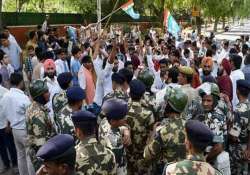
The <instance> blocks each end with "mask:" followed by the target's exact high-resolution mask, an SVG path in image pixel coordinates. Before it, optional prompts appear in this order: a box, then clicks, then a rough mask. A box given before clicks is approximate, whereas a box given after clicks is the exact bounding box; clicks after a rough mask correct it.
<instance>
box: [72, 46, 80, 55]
mask: <svg viewBox="0 0 250 175" xmlns="http://www.w3.org/2000/svg"><path fill="white" fill-rule="evenodd" d="M78 52H81V49H80V48H79V47H77V46H75V47H73V48H72V50H71V53H72V55H73V56H75V55H76V54H77V53H78Z"/></svg>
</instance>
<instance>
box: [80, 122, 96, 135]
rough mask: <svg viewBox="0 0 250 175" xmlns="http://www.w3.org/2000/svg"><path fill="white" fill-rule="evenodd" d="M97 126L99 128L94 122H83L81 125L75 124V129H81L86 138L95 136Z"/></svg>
mask: <svg viewBox="0 0 250 175" xmlns="http://www.w3.org/2000/svg"><path fill="white" fill-rule="evenodd" d="M96 126H97V123H96V122H93V121H92V122H81V123H77V124H75V127H76V128H79V129H80V130H81V131H82V132H83V133H84V135H86V136H91V135H94V134H95V133H96Z"/></svg>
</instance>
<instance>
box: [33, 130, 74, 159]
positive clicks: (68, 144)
mask: <svg viewBox="0 0 250 175" xmlns="http://www.w3.org/2000/svg"><path fill="white" fill-rule="evenodd" d="M74 146H75V142H74V138H73V137H72V136H71V135H68V134H59V135H56V136H54V137H52V138H51V139H49V140H48V141H47V143H46V144H44V145H43V146H42V147H41V148H40V149H39V150H38V152H37V154H36V156H37V157H38V158H40V159H42V160H43V161H52V160H57V159H59V158H61V157H65V156H67V155H68V154H72V152H74V151H75V148H74Z"/></svg>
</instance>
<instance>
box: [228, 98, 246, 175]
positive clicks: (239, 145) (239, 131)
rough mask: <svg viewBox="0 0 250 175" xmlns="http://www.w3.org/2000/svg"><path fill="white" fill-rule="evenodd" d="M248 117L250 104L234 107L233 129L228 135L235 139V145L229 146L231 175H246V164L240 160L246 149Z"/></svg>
mask: <svg viewBox="0 0 250 175" xmlns="http://www.w3.org/2000/svg"><path fill="white" fill-rule="evenodd" d="M249 117H250V103H249V101H248V100H246V101H245V102H243V103H239V104H238V105H237V106H236V109H235V115H234V123H233V127H232V128H231V129H230V130H229V134H230V135H232V136H234V137H236V138H237V142H236V143H230V144H229V153H230V162H231V173H232V175H245V174H248V162H246V161H244V160H242V152H243V151H244V150H245V149H246V148H247V143H248V137H249V135H248V133H249V132H250V123H249Z"/></svg>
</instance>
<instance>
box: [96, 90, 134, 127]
mask: <svg viewBox="0 0 250 175" xmlns="http://www.w3.org/2000/svg"><path fill="white" fill-rule="evenodd" d="M111 98H118V99H122V100H125V101H126V102H128V101H129V96H128V94H127V93H125V92H123V91H122V90H114V91H113V92H110V93H108V94H107V95H106V96H105V97H104V98H103V101H102V102H103V103H104V102H105V101H106V100H108V99H111ZM103 118H104V114H103V111H101V112H100V114H99V115H98V120H97V123H98V124H100V122H101V120H102V119H103ZM108 124H109V123H108Z"/></svg>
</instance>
